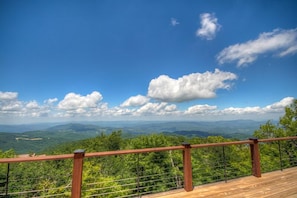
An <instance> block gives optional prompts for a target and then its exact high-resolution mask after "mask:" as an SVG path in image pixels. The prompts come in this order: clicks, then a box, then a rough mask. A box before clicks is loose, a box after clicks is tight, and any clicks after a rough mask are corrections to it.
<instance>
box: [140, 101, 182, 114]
mask: <svg viewBox="0 0 297 198" xmlns="http://www.w3.org/2000/svg"><path fill="white" fill-rule="evenodd" d="M176 110H177V107H176V105H174V104H171V105H169V104H168V103H166V102H161V103H151V102H149V103H147V104H145V105H144V106H142V107H140V108H139V109H137V111H136V112H135V114H136V115H167V114H171V113H173V112H174V111H176Z"/></svg>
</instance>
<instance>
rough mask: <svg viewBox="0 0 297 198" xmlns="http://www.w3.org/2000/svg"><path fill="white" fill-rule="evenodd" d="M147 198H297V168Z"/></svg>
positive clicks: (146, 197)
mask: <svg viewBox="0 0 297 198" xmlns="http://www.w3.org/2000/svg"><path fill="white" fill-rule="evenodd" d="M144 197H145V198H156V197H158V198H195V197H211V198H222V197H228V198H235V197H236V198H237V197H253V198H254V197H257V198H259V197H269V198H297V167H294V168H288V169H284V170H283V171H274V172H269V173H264V174H262V177H260V178H257V177H254V176H248V177H242V178H239V179H233V180H229V181H228V182H227V183H225V182H217V183H212V184H207V185H201V186H197V187H195V188H194V190H193V191H190V192H186V191H185V190H184V189H179V190H174V191H168V192H164V193H158V194H153V195H148V196H144Z"/></svg>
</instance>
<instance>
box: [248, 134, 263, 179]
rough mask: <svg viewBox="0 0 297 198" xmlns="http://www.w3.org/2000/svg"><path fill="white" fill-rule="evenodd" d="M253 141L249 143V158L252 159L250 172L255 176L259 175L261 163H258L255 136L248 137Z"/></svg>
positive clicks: (258, 154)
mask: <svg viewBox="0 0 297 198" xmlns="http://www.w3.org/2000/svg"><path fill="white" fill-rule="evenodd" d="M249 140H252V141H253V143H252V144H250V150H251V160H252V174H253V175H254V176H255V177H261V163H260V151H259V144H258V139H257V138H250V139H249Z"/></svg>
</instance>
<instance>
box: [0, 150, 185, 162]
mask: <svg viewBox="0 0 297 198" xmlns="http://www.w3.org/2000/svg"><path fill="white" fill-rule="evenodd" d="M184 148H185V147H184V146H168V147H156V148H144V149H133V150H118V151H104V152H96V153H86V154H85V157H102V156H110V155H125V154H137V153H150V152H162V151H170V150H183V149H184ZM0 163H1V161H0Z"/></svg>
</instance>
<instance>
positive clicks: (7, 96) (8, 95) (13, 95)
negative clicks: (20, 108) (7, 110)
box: [0, 91, 18, 100]
mask: <svg viewBox="0 0 297 198" xmlns="http://www.w3.org/2000/svg"><path fill="white" fill-rule="evenodd" d="M17 97H18V93H17V92H2V91H0V100H15V99H17Z"/></svg>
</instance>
